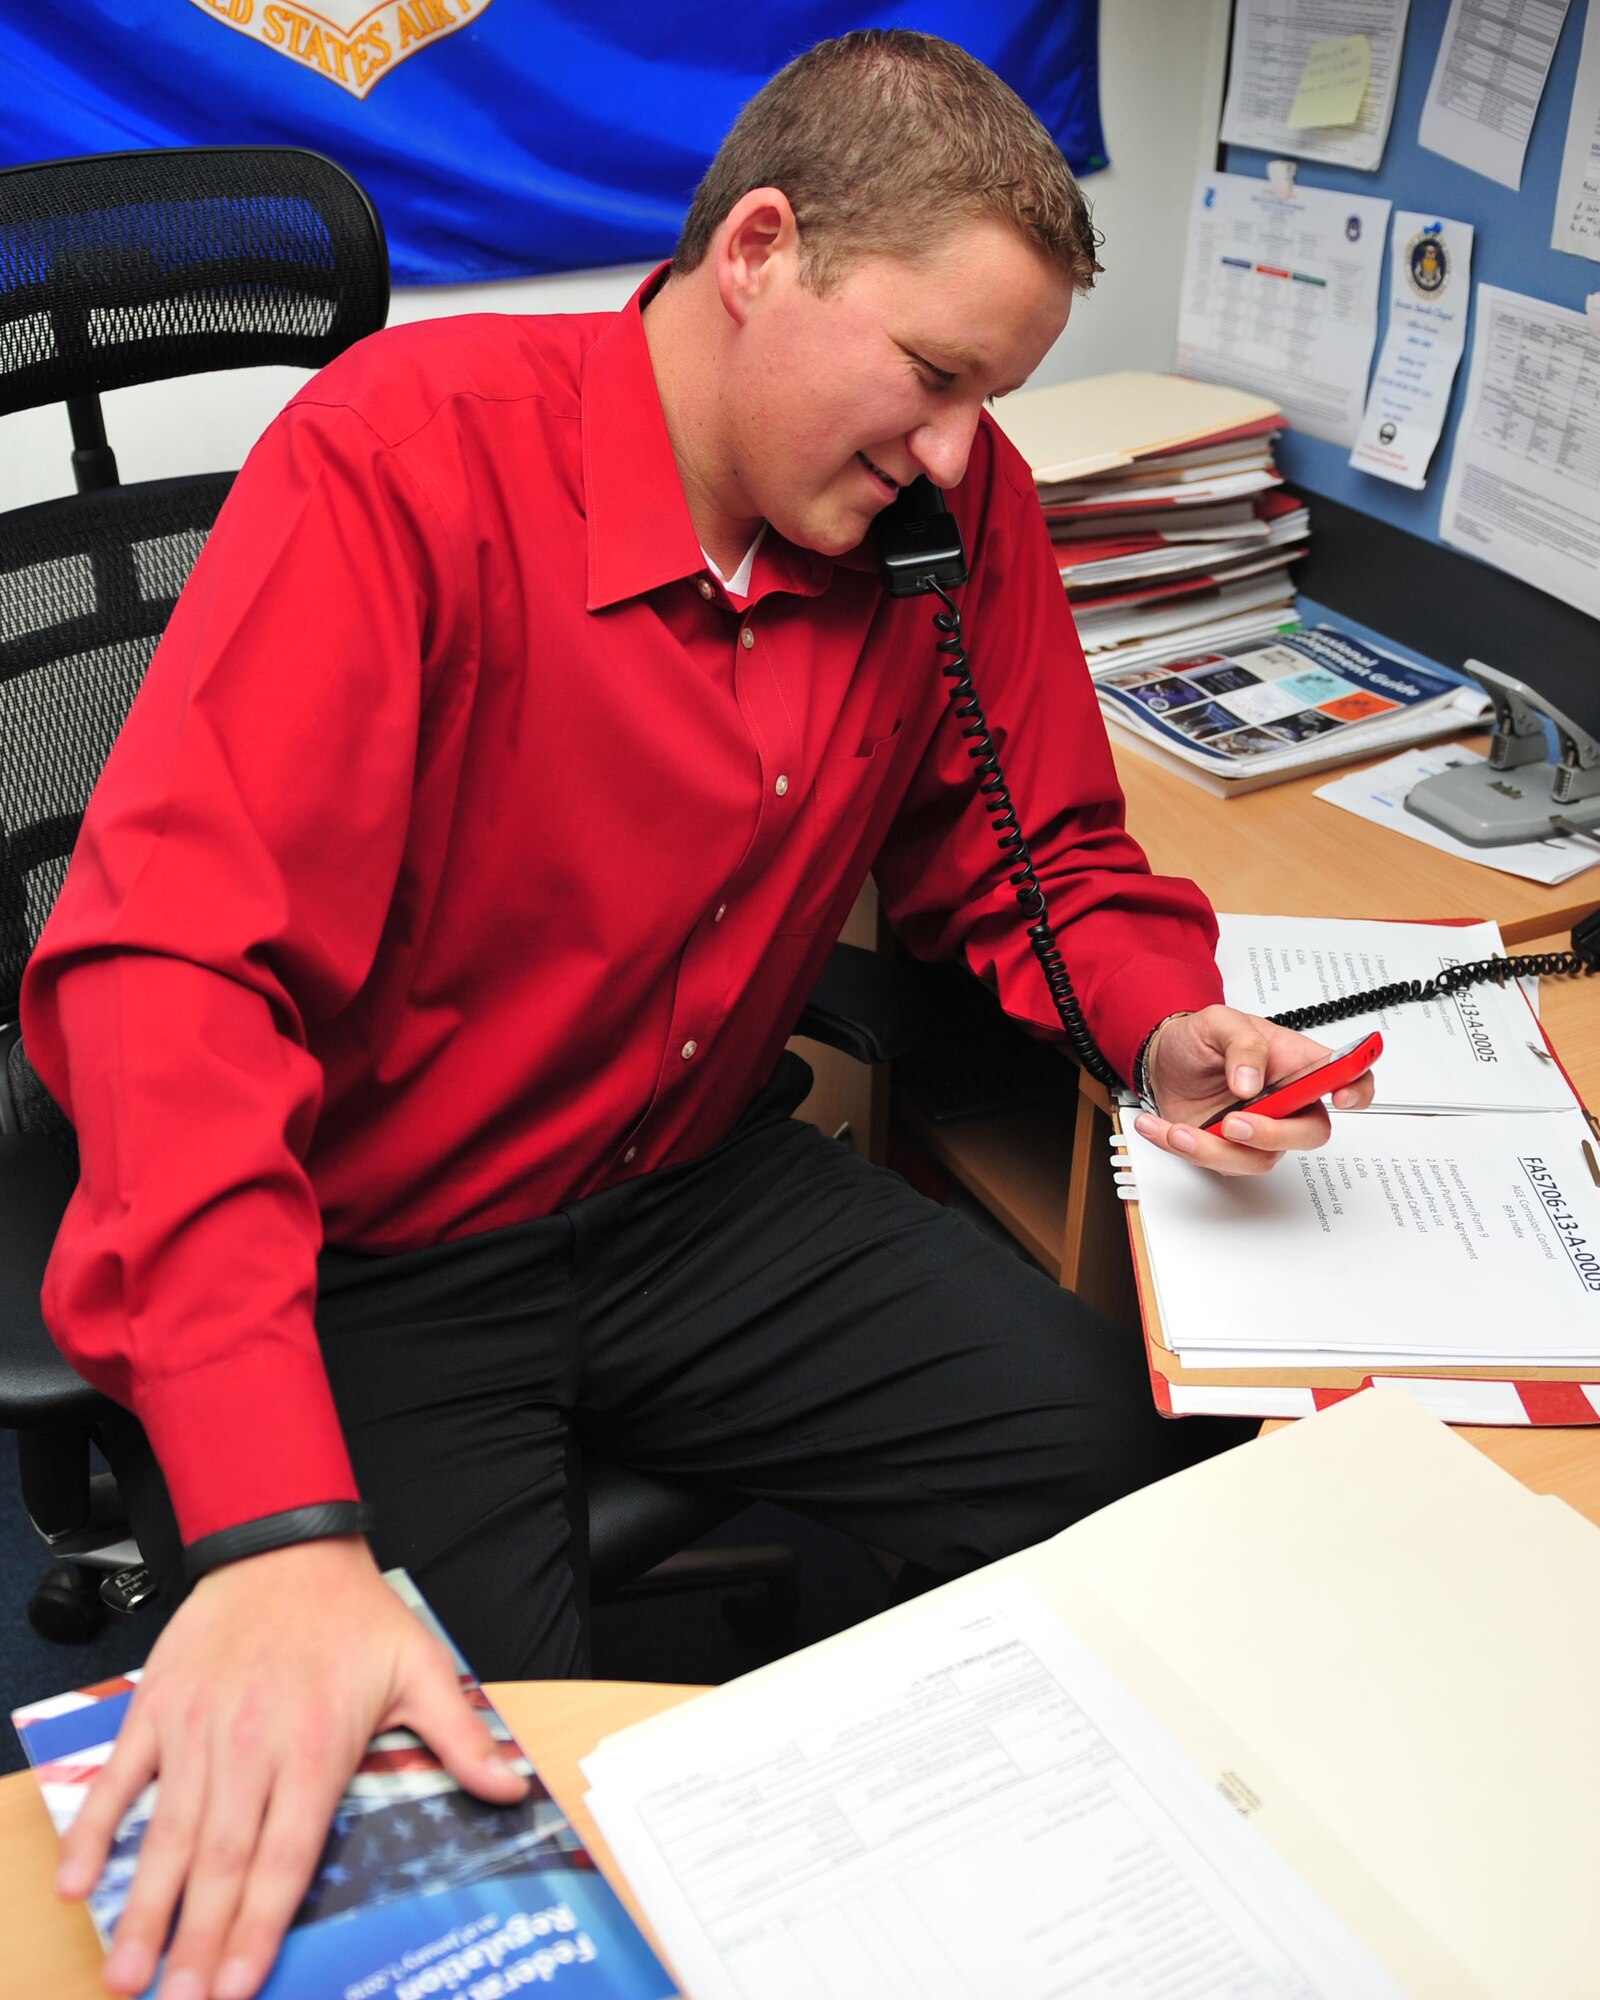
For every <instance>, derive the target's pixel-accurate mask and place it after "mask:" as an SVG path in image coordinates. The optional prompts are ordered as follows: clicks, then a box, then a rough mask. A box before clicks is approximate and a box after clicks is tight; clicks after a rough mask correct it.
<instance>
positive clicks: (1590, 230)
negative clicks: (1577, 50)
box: [1550, 7, 1600, 259]
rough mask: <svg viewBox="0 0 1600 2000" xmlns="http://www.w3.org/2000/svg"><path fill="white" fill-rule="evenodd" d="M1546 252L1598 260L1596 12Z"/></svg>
mask: <svg viewBox="0 0 1600 2000" xmlns="http://www.w3.org/2000/svg"><path fill="white" fill-rule="evenodd" d="M1550 247H1551V249H1552V250H1567V251H1570V252H1571V253H1572V255H1573V256H1574V257H1593V258H1596V259H1600V10H1596V9H1595V8H1593V7H1591V8H1589V9H1588V11H1587V12H1586V13H1585V14H1584V17H1583V51H1582V53H1581V54H1580V55H1579V57H1578V76H1577V81H1576V82H1575V83H1574V84H1573V86H1572V109H1571V111H1570V112H1569V113H1568V114H1567V144H1566V150H1565V151H1564V152H1563V153H1562V155H1561V180H1560V184H1559V185H1558V187H1557V189H1556V214H1555V228H1554V231H1553V233H1552V235H1551V237H1550Z"/></svg>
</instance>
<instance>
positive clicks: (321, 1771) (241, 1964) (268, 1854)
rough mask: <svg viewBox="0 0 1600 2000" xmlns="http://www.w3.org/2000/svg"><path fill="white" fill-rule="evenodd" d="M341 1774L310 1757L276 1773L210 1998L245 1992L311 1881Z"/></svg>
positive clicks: (265, 1967) (263, 1969) (243, 1997)
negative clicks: (274, 1783)
mask: <svg viewBox="0 0 1600 2000" xmlns="http://www.w3.org/2000/svg"><path fill="white" fill-rule="evenodd" d="M345 1783H346V1779H345V1778H344V1777H342V1776H341V1775H340V1772H339V1770H338V1769H335V1768H329V1767H326V1766H324V1765H321V1764H319V1763H314V1762H313V1761H311V1760H309V1759H302V1760H299V1761H297V1762H295V1763H293V1764H290V1765H287V1766H286V1767H285V1768H284V1769H283V1770H282V1771H281V1772H280V1773H279V1777H278V1782H277V1785H276V1787H275V1788H274V1790H273V1794H272V1799H271V1802H270V1804H269V1805H268V1807H267V1815H266V1818H265V1820H264V1821H263V1823H262V1827H261V1838H260V1839H259V1840H258V1841H257V1843H256V1851H255V1855H254V1858H253V1860H252V1862H251V1867H250V1873H249V1875H248V1877H247V1878H246V1880H245V1883H244V1893H243V1895H242V1897H241V1898H240V1900H239V1904H238V1908H237V1910H236V1912H235V1914H234V1918H233V1923H232V1926H231V1928H230V1929H229V1931H228V1933H227V1936H226V1938H225V1939H224V1940H223V1942H222V1943H221V1945H220V1948H219V1950H218V1952H217V1970H216V1972H215V1974H214V1976H213V1979H212V1984H211V1989H210V1990H211V1992H212V1995H213V1996H214V2000H251V1996H252V1995H253V1994H254V1993H255V1992H256V1991H257V1990H258V1988H259V1987H260V1986H261V1985H262V1984H263V1982H264V1981H265V1979H266V1977H267V1974H268V1973H269V1972H270V1971H271V1970H272V1962H273V1960H274V1959H275V1958H276V1957H277V1955H278V1947H279V1945H280V1944H281V1943H282V1942H283V1937H284V1933H285V1932H286V1931H287V1930H288V1928H289V1923H290V1920H291V1919H292V1918H293V1916H294V1913H295V1911H296V1910H297V1909H298V1908H299V1906H300V1899H301V1897H302V1896H304V1894H305V1892H306V1890H307V1889H308V1888H309V1887H310V1884H311V1877H312V1874H313V1873H314V1871H315V1869H316V1865H317V1860H318V1857H319V1856H320V1855H321V1853H322V1849H323V1846H324V1844H325V1843H326V1840H327V1829H328V1826H329V1824H330V1822H331V1821H332V1819H333V1815H334V1812H335V1811H336V1809H337V1807H338V1804H339V1800H340V1797H341V1796H342V1794H343V1792H344V1788H345Z"/></svg>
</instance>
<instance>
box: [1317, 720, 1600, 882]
mask: <svg viewBox="0 0 1600 2000" xmlns="http://www.w3.org/2000/svg"><path fill="white" fill-rule="evenodd" d="M1483 761H1484V758H1483V755H1482V753H1481V752H1480V751H1477V750H1469V749H1468V748H1467V746H1466V745H1465V744H1464V743H1440V744H1436V745H1435V746H1434V747H1433V748H1431V749H1427V750H1403V751H1402V752H1401V753H1400V755H1399V756H1398V757H1387V758H1385V759H1384V761H1383V762H1382V763H1381V764H1373V765H1370V766H1369V767H1368V768H1367V769H1366V770H1364V771H1352V772H1351V773H1350V775H1349V776H1348V777H1344V778H1335V779H1334V780H1333V782H1332V783H1331V784H1328V785H1323V786H1321V787H1320V788H1319V790H1318V792H1317V797H1318V798H1319V799H1326V800H1327V802H1328V804H1329V805H1331V806H1338V807H1340V808H1341V809H1342V810H1343V811H1344V812H1349V813H1354V814H1355V815H1356V817H1357V818H1358V819H1365V820H1370V821H1371V822H1372V824H1373V825H1374V826H1383V827H1387V828H1388V829H1389V831H1390V832H1391V833H1400V834H1404V835H1405V836H1406V838H1407V839H1408V840H1420V841H1421V842H1422V844H1423V846H1424V847H1437V848H1438V849H1439V851H1440V852H1441V853H1443V854H1453V855H1455V856H1456V858H1457V859H1458V860H1461V861H1476V862H1478V863H1480V864H1481V865H1482V866H1483V867H1485V868H1494V869H1497V870H1498V871H1499V872H1500V873H1501V874H1502V875H1518V876H1521V878H1522V879H1523V880H1524V881H1526V882H1544V883H1546V884H1548V885H1550V886H1551V887H1553V886H1554V885H1555V884H1556V883H1557V882H1570V881H1571V880H1572V878H1573V876H1574V875H1581V874H1582V873H1583V871H1584V870H1585V869H1586V868H1592V867H1594V865H1595V863H1596V862H1597V861H1600V842H1596V841H1593V840H1580V839H1576V838H1574V837H1573V836H1571V835H1569V834H1556V835H1552V837H1551V838H1550V839H1549V840H1529V841H1512V842H1509V843H1508V844H1507V845H1506V846H1504V847H1470V846H1468V844H1467V842H1466V841H1464V840H1457V839H1456V837H1455V835H1454V834H1451V833H1446V832H1445V830H1444V828H1443V827H1439V826H1434V825H1432V824H1430V822H1429V821H1427V820H1425V819H1419V818H1418V817H1417V815H1416V814H1415V813H1411V812H1407V811H1406V794H1407V793H1408V792H1409V791H1410V790H1411V789H1412V787H1413V786H1414V785H1420V784H1421V783H1422V780H1423V779H1424V778H1436V777H1437V776H1438V775H1439V773H1440V772H1441V771H1449V770H1452V769H1454V768H1455V766H1456V765H1458V764H1481V763H1483Z"/></svg>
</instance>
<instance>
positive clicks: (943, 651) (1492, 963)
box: [876, 479, 1600, 1090]
mask: <svg viewBox="0 0 1600 2000" xmlns="http://www.w3.org/2000/svg"><path fill="white" fill-rule="evenodd" d="M876 537H877V547H878V567H879V571H880V574H881V576H882V579H883V586H884V588H885V590H887V591H888V593H889V595H890V596H891V597H918V596H921V595H923V594H924V593H927V594H930V595H932V596H934V597H937V598H938V599H939V601H940V603H941V604H942V605H943V606H944V609H943V610H942V611H938V612H935V614H934V619H933V623H934V628H935V630H936V631H937V632H938V633H939V638H938V640H937V641H936V644H935V650H936V651H937V652H938V653H939V654H940V655H941V656H942V657H941V660H940V668H939V670H940V672H941V673H942V674H943V675H944V677H945V693H946V694H947V695H948V696H949V699H950V705H951V707H952V708H953V709H954V710H955V713H956V716H957V718H958V721H959V725H960V729H961V733H962V735H963V736H964V737H965V738H966V739H967V755H968V756H969V757H970V758H971V759H972V761H973V763H974V765H975V766H976V767H977V785H978V793H979V796H980V797H981V799H982V801H983V808H984V811H985V812H987V813H988V815H989V818H990V820H991V821H992V822H993V825H994V830H995V836H996V838H997V839H998V841H999V843H1000V850H1001V853H1002V854H1003V855H1004V856H1005V858H1006V861H1007V862H1008V863H1009V864H1012V872H1011V877H1010V880H1011V886H1012V888H1013V890H1014V891H1015V892H1016V898H1017V903H1018V906H1019V907H1020V909H1021V910H1022V913H1023V918H1024V922H1025V924H1026V927H1027V932H1028V941H1029V943H1030V944H1031V945H1032V946H1033V949H1034V954H1035V956H1036V957H1037V958H1038V960H1039V963H1040V965H1041V966H1042V967H1043V969H1044V976H1045V979H1046V982H1047V983H1048V985H1049V988H1050V997H1051V999H1052V1000H1053V1001H1054V1002H1055V1009H1056V1013H1057V1014H1058V1015H1059V1016H1060V1020H1061V1025H1062V1027H1063V1028H1064V1029H1065V1031H1066V1035H1067V1040H1068V1042H1069V1043H1070V1044H1071V1047H1072V1052H1073V1054H1074V1055H1075V1056H1076V1057H1077V1059H1078V1061H1079V1062H1080V1063H1082V1065H1083V1067H1084V1068H1085V1069H1086V1070H1087V1071H1088V1072H1089V1074H1090V1075H1091V1076H1093V1077H1097V1078H1098V1079H1099V1081H1100V1082H1101V1083H1104V1084H1106V1085H1107V1086H1108V1087H1109V1088H1111V1089H1112V1090H1120V1089H1121V1088H1122V1079H1121V1078H1120V1077H1119V1076H1118V1075H1117V1073H1116V1071H1115V1070H1114V1069H1113V1068H1112V1067H1111V1065H1110V1063H1109V1062H1107V1061H1106V1059H1105V1057H1104V1056H1103V1055H1102V1054H1101V1053H1100V1049H1099V1046H1098V1044H1097V1043H1096V1042H1095V1039H1094V1036H1093V1035H1092V1033H1091V1032H1090V1029H1089V1024H1088V1023H1087V1022H1086V1021H1085V1020H1084V1018H1083V1012H1082V1009H1081V1008H1080V1007H1079V1005H1078V1000H1077V996H1076V994H1074V992H1073V990H1072V981H1071V980H1070V979H1069V978H1068V976H1067V968H1066V965H1065V963H1064V961H1063V960H1062V957H1061V953H1060V951H1059V949H1058V948H1057V946H1056V938H1055V931H1054V930H1053V928H1052V927H1051V923H1050V915H1049V912H1048V910H1047V909H1046V907H1045V900H1044V891H1043V889H1042V888H1041V887H1040V886H1039V878H1038V877H1037V876H1036V875H1035V873H1034V870H1033V861H1032V859H1031V857H1030V856H1029V853H1028V843H1027V841H1026V839H1025V838H1024V837H1023V832H1022V828H1021V827H1020V826H1019V825H1018V823H1017V813H1016V807H1015V806H1014V805H1013V804H1012V799H1011V793H1010V790H1009V788H1008V787H1007V785H1006V781H1005V774H1004V773H1003V772H1002V771H1001V769H1000V759H999V757H998V756H997V754H996V752H995V747H994V739H993V737H992V736H991V735H990V734H989V725H988V722H987V720H986V718H985V716H984V713H983V704H982V702H981V701H980V700H979V699H978V691H977V689H976V688H975V687H974V686H973V684H972V676H971V674H970V673H969V672H968V671H967V654H966V648H965V645H964V644H963V641H962V634H961V613H960V611H959V610H958V609H957V608H956V605H955V603H954V601H953V600H952V598H951V597H950V595H949V593H950V592H951V591H952V590H959V589H960V587H961V585H962V584H964V583H965V582H966V580H967V557H966V550H965V549H964V548H963V547H962V542H961V530H960V527H959V526H958V524H957V522H956V518H955V516H954V515H953V514H952V513H951V512H950V510H949V509H948V507H946V505H945V499H944V495H943V494H942V493H941V492H940V491H939V489H938V488H937V487H936V486H931V485H930V484H929V483H928V481H927V480H926V479H916V480H913V481H912V483H911V484H910V485H909V486H907V487H906V488H905V489H904V490H903V491H902V493H901V494H900V496H899V498H898V499H897V500H896V501H895V502H894V503H893V505H892V506H890V507H887V508H885V509H884V511H883V513H881V514H880V515H879V516H878V521H877V528H876ZM1596 971H1600V909H1596V910H1592V911H1591V912H1590V913H1589V915H1588V916H1587V917H1584V918H1583V919H1582V920H1581V921H1580V922H1579V923H1578V924H1577V925H1576V926H1575V927H1574V929H1573V932H1572V949H1571V950H1570V951H1562V952H1535V953H1532V954H1526V955H1524V956H1522V957H1519V958H1485V959H1480V960H1478V961H1477V962H1476V963H1474V964H1472V965H1453V966H1448V967H1446V968H1445V969H1444V970H1443V971H1441V972H1440V973H1438V974H1437V975H1436V976H1435V977H1434V978H1432V979H1428V980H1418V979H1412V980H1400V981H1397V982H1395V983H1394V984H1392V985H1389V986H1381V987H1376V988H1374V989H1373V990H1372V991H1370V992H1367V993H1348V994H1345V995H1344V996H1343V997H1342V998H1340V999H1337V1000H1329V1001H1324V1002H1322V1003H1321V1004H1319V1005H1316V1006H1311V1007H1299V1008H1296V1009H1295V1010H1294V1011H1293V1012H1291V1013H1286V1014H1276V1015H1274V1016H1273V1017H1272V1018H1273V1020H1274V1021H1275V1022H1276V1023H1277V1025H1278V1026H1279V1027H1282V1028H1294V1029H1300V1030H1303V1029H1306V1028H1320V1027H1324V1026H1326V1025H1327V1024H1328V1023H1330V1022H1333V1021H1345V1020H1349V1019H1350V1018H1351V1017H1352V1016H1353V1015H1356V1014H1367V1013H1377V1012H1379V1011H1381V1010H1382V1009H1383V1008H1386V1007H1394V1006H1399V1005H1401V1004H1403V1003H1404V1002H1406V1001H1411V1000H1431V999H1434V998H1436V997H1438V996H1439V995H1442V994H1446V993H1454V992H1458V991H1459V990H1460V989H1461V988H1462V987H1464V986H1476V985H1479V984H1480V983H1481V982H1483V981H1484V980H1488V979H1493V980H1495V981H1496V982H1498V983H1502V984H1503V983H1504V981H1505V980H1507V979H1525V978H1531V977H1533V976H1534V975H1538V976H1541V977H1543V978H1553V977H1561V976H1563V975H1568V974H1576V973H1593V972H1596Z"/></svg>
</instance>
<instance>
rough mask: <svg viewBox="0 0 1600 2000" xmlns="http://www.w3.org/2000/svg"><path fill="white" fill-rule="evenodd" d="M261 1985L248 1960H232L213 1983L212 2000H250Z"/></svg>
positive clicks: (228, 1961)
mask: <svg viewBox="0 0 1600 2000" xmlns="http://www.w3.org/2000/svg"><path fill="white" fill-rule="evenodd" d="M258 1984H259V1982H258V1980H257V1979H256V1969H255V1966H254V1964H253V1963H252V1962H251V1960H249V1959H248V1958H230V1959H228V1960H227V1961H226V1962H225V1963H224V1965H223V1967H222V1970H221V1971H220V1972H219V1973H218V1974H217V1976H216V1978H215V1979H214V1980H212V1982H211V1995H212V2000H250V1995H251V1994H252V1993H254V1992H255V1990H256V1987H257V1985H258Z"/></svg>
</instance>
